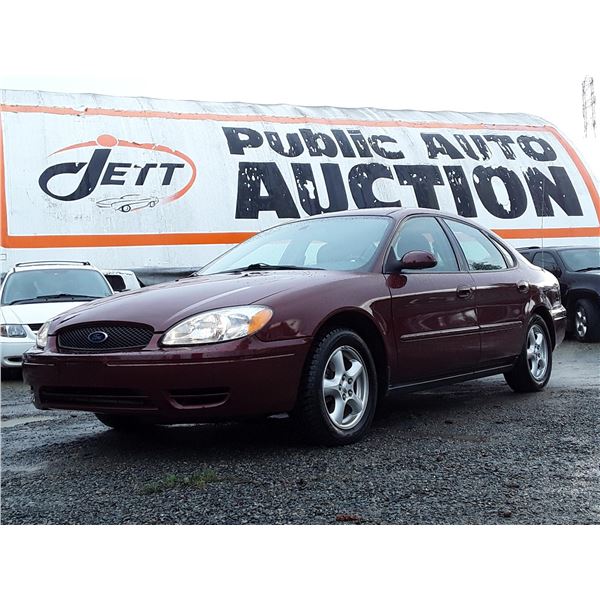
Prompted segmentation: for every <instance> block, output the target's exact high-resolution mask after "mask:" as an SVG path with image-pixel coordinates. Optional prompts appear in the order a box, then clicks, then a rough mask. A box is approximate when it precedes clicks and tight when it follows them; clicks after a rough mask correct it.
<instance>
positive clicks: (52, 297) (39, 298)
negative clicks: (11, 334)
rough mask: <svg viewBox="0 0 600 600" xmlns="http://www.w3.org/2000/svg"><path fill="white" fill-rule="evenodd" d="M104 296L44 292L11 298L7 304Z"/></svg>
mask: <svg viewBox="0 0 600 600" xmlns="http://www.w3.org/2000/svg"><path fill="white" fill-rule="evenodd" d="M104 297H105V296H86V295H84V294H44V295H43V296H36V297H35V298H20V299H19V300H13V301H12V302H9V304H35V303H38V302H50V301H51V300H62V299H63V298H64V299H67V298H68V299H70V300H98V299H99V298H104Z"/></svg>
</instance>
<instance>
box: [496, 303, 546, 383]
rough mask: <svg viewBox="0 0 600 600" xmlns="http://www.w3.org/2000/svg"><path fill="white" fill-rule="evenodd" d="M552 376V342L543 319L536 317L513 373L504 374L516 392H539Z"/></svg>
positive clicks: (529, 327)
mask: <svg viewBox="0 0 600 600" xmlns="http://www.w3.org/2000/svg"><path fill="white" fill-rule="evenodd" d="M551 374H552V341H551V338H550V333H549V331H548V326H547V325H546V322H545V321H544V319H542V317H539V316H537V315H536V316H534V317H533V318H532V319H531V320H530V321H529V325H528V326H527V335H526V336H525V343H524V344H523V350H522V351H521V354H520V355H519V358H518V359H517V362H516V363H515V366H514V367H513V368H512V370H511V371H509V372H508V373H505V374H504V379H506V383H508V385H509V386H510V387H511V388H512V389H513V391H515V392H520V393H526V392H539V391H540V390H542V389H543V388H544V387H546V384H547V383H548V381H549V380H550V375H551Z"/></svg>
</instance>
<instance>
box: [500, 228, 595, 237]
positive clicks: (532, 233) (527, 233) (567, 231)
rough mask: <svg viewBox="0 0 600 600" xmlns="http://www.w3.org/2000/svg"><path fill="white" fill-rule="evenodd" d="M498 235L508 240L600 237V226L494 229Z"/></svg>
mask: <svg viewBox="0 0 600 600" xmlns="http://www.w3.org/2000/svg"><path fill="white" fill-rule="evenodd" d="M492 231H493V232H494V233H495V234H496V235H499V236H500V237H502V238H505V239H507V240H520V239H523V240H524V239H527V238H565V237H598V236H600V227H558V228H548V229H493V230H492Z"/></svg>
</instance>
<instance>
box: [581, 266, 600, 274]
mask: <svg viewBox="0 0 600 600" xmlns="http://www.w3.org/2000/svg"><path fill="white" fill-rule="evenodd" d="M598 269H600V267H586V268H585V269H577V273H585V272H586V271H597V270H598Z"/></svg>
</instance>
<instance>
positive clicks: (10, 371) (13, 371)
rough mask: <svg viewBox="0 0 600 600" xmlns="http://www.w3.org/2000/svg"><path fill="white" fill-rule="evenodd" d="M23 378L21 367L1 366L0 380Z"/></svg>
mask: <svg viewBox="0 0 600 600" xmlns="http://www.w3.org/2000/svg"><path fill="white" fill-rule="evenodd" d="M17 379H23V374H22V372H21V369H19V368H18V367H2V381H14V380H17Z"/></svg>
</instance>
